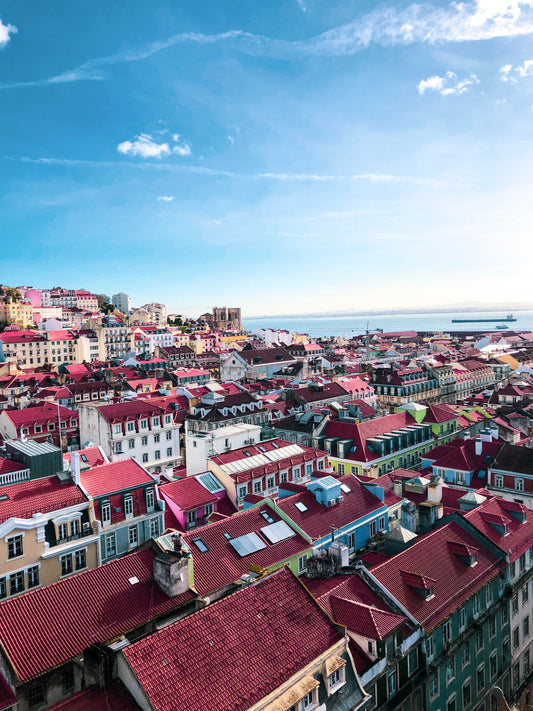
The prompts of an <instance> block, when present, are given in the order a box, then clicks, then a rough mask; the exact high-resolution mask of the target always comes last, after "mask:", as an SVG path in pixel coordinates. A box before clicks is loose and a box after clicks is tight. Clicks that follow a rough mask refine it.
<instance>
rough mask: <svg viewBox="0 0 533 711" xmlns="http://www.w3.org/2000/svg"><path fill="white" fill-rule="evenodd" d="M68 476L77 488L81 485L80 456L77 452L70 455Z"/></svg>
mask: <svg viewBox="0 0 533 711" xmlns="http://www.w3.org/2000/svg"><path fill="white" fill-rule="evenodd" d="M70 475H71V476H72V481H73V482H74V483H75V484H76V486H79V485H80V483H81V469H80V455H79V454H78V453H77V452H71V454H70Z"/></svg>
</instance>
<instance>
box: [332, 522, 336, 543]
mask: <svg viewBox="0 0 533 711" xmlns="http://www.w3.org/2000/svg"><path fill="white" fill-rule="evenodd" d="M335 530H336V529H335V526H334V525H333V524H331V542H332V543H333V541H334V540H335Z"/></svg>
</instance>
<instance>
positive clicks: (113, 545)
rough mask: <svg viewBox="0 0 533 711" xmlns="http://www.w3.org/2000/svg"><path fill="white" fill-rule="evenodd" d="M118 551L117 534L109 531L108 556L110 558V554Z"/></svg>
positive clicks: (106, 547) (107, 540)
mask: <svg viewBox="0 0 533 711" xmlns="http://www.w3.org/2000/svg"><path fill="white" fill-rule="evenodd" d="M116 552H117V548H116V543H115V534H114V533H108V534H107V535H106V537H105V555H106V558H109V557H110V556H112V555H115V553H116Z"/></svg>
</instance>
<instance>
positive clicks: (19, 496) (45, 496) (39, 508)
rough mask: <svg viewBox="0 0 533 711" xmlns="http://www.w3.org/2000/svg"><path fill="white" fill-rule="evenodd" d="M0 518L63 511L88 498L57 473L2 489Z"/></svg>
mask: <svg viewBox="0 0 533 711" xmlns="http://www.w3.org/2000/svg"><path fill="white" fill-rule="evenodd" d="M0 495H1V496H2V497H4V496H7V497H8V498H7V499H5V500H0V521H7V519H9V518H13V517H16V518H31V517H32V516H33V514H35V513H48V512H49V511H59V510H60V509H64V508H67V507H68V506H76V505H79V504H84V503H86V502H87V498H86V497H85V495H84V494H83V492H82V491H81V490H80V489H79V488H78V487H77V486H76V485H75V484H62V483H61V482H60V481H59V479H57V477H55V476H47V477H44V478H42V479H33V480H30V481H23V482H20V483H19V484H8V485H6V486H2V488H1V489H0Z"/></svg>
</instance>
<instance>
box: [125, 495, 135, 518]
mask: <svg viewBox="0 0 533 711" xmlns="http://www.w3.org/2000/svg"><path fill="white" fill-rule="evenodd" d="M124 516H125V517H126V520H128V519H130V518H133V496H132V495H131V494H128V495H127V496H125V497H124Z"/></svg>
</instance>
